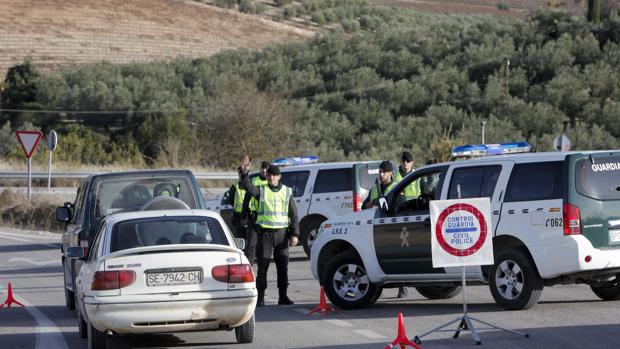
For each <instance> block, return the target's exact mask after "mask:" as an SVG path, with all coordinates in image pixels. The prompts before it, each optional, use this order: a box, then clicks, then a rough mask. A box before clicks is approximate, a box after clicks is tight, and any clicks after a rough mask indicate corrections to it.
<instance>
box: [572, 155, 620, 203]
mask: <svg viewBox="0 0 620 349" xmlns="http://www.w3.org/2000/svg"><path fill="white" fill-rule="evenodd" d="M575 184H576V187H577V192H578V193H579V194H582V195H585V196H588V197H591V198H593V199H598V200H618V199H620V156H605V157H590V158H587V159H581V160H578V161H577V162H576V163H575Z"/></svg>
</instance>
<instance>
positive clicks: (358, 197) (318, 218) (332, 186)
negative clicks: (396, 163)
mask: <svg viewBox="0 0 620 349" xmlns="http://www.w3.org/2000/svg"><path fill="white" fill-rule="evenodd" d="M288 159H291V158H282V159H276V160H274V161H273V163H274V164H276V165H285V166H283V167H281V172H282V178H281V181H282V183H283V184H284V185H286V186H289V187H291V188H292V189H293V197H294V199H295V205H296V206H297V215H298V219H299V230H300V241H301V243H302V245H303V248H304V250H305V252H306V254H307V255H308V256H310V248H311V247H312V244H313V242H314V239H315V238H316V235H317V232H318V229H319V226H320V225H321V223H323V222H324V221H325V220H327V219H332V218H335V217H338V216H341V215H345V214H349V213H352V212H356V211H359V210H360V209H361V207H362V202H363V201H364V199H365V198H366V196H368V193H369V191H370V189H371V188H372V186H373V185H374V183H375V180H376V179H377V177H378V174H379V164H380V163H381V162H380V161H357V162H327V163H305V164H301V165H297V163H299V162H301V161H299V162H295V161H288ZM293 159H295V158H293ZM257 175H258V173H253V174H251V175H250V177H253V176H257ZM207 209H210V210H214V211H218V212H220V214H221V215H222V217H224V218H225V220H226V221H227V222H228V223H229V222H230V216H232V206H231V205H230V203H229V202H228V199H227V198H226V197H221V198H219V197H218V198H216V199H215V200H211V201H207Z"/></svg>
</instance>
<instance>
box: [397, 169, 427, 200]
mask: <svg viewBox="0 0 620 349" xmlns="http://www.w3.org/2000/svg"><path fill="white" fill-rule="evenodd" d="M411 171H412V172H413V169H412V170H411ZM405 175H406V174H405ZM402 179H403V176H402V175H401V174H400V167H399V168H398V169H397V170H396V175H395V176H394V182H396V183H398V182H400V181H401V180H402ZM420 194H421V191H420V180H419V179H416V180H415V181H413V182H411V183H409V185H408V186H406V187H405V189H404V190H403V195H404V196H405V200H411V199H416V198H417V197H418V196H420Z"/></svg>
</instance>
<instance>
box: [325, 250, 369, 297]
mask: <svg viewBox="0 0 620 349" xmlns="http://www.w3.org/2000/svg"><path fill="white" fill-rule="evenodd" d="M321 280H322V284H323V286H324V287H325V294H326V295H327V298H329V300H330V301H331V302H332V303H333V304H334V305H336V306H337V307H339V308H342V309H357V308H361V307H365V306H369V305H372V304H374V303H375V302H376V301H377V299H378V298H379V297H378V295H379V296H380V295H381V294H380V292H381V291H380V289H379V288H378V287H377V285H375V284H374V283H372V282H371V281H370V279H369V278H368V274H367V273H366V269H364V264H363V263H362V261H361V260H360V258H359V257H358V256H356V255H355V254H354V253H351V252H345V253H342V254H339V255H337V256H336V257H335V258H333V259H332V260H331V261H330V262H329V263H328V264H327V266H326V268H325V272H324V273H323V276H322V278H321Z"/></svg>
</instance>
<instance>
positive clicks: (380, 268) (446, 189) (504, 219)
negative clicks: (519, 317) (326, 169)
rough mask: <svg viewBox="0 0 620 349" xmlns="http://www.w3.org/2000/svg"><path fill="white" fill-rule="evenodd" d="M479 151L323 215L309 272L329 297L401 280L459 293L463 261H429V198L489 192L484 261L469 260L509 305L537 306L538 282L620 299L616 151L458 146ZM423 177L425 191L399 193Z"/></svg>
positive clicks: (376, 290) (352, 295) (462, 151)
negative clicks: (489, 250)
mask: <svg viewBox="0 0 620 349" xmlns="http://www.w3.org/2000/svg"><path fill="white" fill-rule="evenodd" d="M491 151H492V152H493V153H501V154H503V155H497V156H485V157H482V158H477V159H469V160H465V161H453V162H446V163H440V164H435V165H429V166H426V167H423V168H420V169H418V170H416V171H414V172H413V173H412V174H410V175H409V176H407V177H405V178H404V179H403V180H402V181H401V182H400V183H398V185H397V186H395V187H394V188H393V189H392V190H391V191H390V192H389V193H388V194H387V195H386V196H385V201H384V200H381V201H382V205H381V207H380V208H379V207H375V208H372V209H368V210H363V211H360V212H356V213H352V214H349V215H346V216H342V217H338V218H335V219H331V220H328V221H326V222H324V223H323V224H322V225H321V228H320V229H319V235H318V237H317V239H316V240H315V242H314V245H313V248H312V254H311V263H312V273H313V275H314V277H315V278H316V279H317V280H319V281H320V283H321V284H322V285H323V286H324V287H325V292H326V294H327V296H328V297H329V299H330V300H331V302H332V303H334V304H335V305H337V306H338V307H340V308H345V309H353V308H358V307H363V306H368V305H371V304H373V303H374V302H375V301H376V300H377V299H378V298H379V296H380V295H381V291H382V289H383V288H389V287H396V286H397V285H398V284H402V283H405V284H408V285H410V286H414V287H416V289H417V290H418V291H419V293H420V294H422V295H423V296H424V297H427V298H429V299H445V298H450V297H453V296H455V295H456V294H458V293H459V292H460V287H459V284H460V281H461V270H462V269H461V267H450V268H433V265H432V256H431V231H430V225H431V223H430V214H429V201H431V200H445V199H456V198H458V196H457V195H458V194H457V188H459V187H460V195H461V197H462V198H464V199H466V198H477V197H489V198H490V202H491V215H492V229H493V230H492V231H493V254H494V258H495V263H494V264H493V265H491V266H471V267H466V268H465V270H466V271H465V272H466V277H467V280H468V283H472V284H477V283H488V284H489V288H490V291H491V294H492V296H493V298H494V299H495V301H496V303H497V304H499V305H500V306H501V307H502V308H504V309H508V310H515V309H528V308H530V307H532V306H534V305H535V304H536V303H537V302H538V300H539V298H540V296H541V293H542V290H543V287H544V286H551V285H556V284H578V283H584V284H588V285H589V286H590V288H591V289H592V291H593V292H594V293H595V294H596V295H597V296H598V297H599V298H601V299H603V300H617V299H620V282H619V281H620V151H575V152H554V153H522V154H511V153H516V152H519V151H529V145H527V143H524V142H519V143H510V144H504V145H501V146H497V145H496V146H492V147H487V146H484V145H481V146H464V147H457V148H455V151H454V152H453V155H454V156H457V155H484V154H489V152H491ZM415 180H420V186H421V192H422V194H421V195H420V196H419V197H418V198H416V199H412V200H409V201H404V200H403V199H402V198H403V197H404V196H403V195H400V194H401V192H402V191H403V190H404V188H405V187H406V186H407V185H408V184H410V183H411V182H413V181H415Z"/></svg>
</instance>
